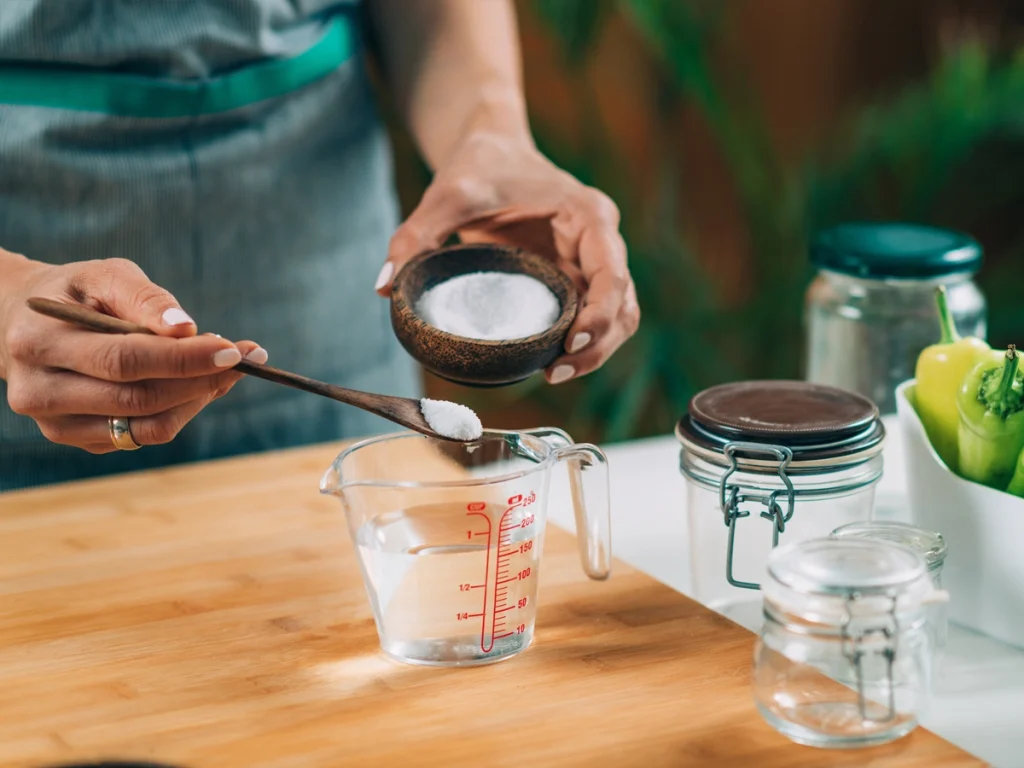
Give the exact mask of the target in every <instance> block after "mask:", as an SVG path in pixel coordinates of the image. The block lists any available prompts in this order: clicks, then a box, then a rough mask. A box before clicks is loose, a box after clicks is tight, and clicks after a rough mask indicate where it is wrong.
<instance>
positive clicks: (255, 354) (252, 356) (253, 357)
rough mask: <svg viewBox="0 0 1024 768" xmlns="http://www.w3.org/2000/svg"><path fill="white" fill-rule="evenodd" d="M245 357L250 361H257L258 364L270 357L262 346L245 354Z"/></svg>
mask: <svg viewBox="0 0 1024 768" xmlns="http://www.w3.org/2000/svg"><path fill="white" fill-rule="evenodd" d="M245 359H246V360H247V361H248V362H250V363H259V364H260V365H263V364H264V363H265V362H267V360H269V359H270V355H268V354H267V350H265V349H264V348H263V347H256V349H254V350H253V351H252V352H250V353H249V354H248V355H246V356H245Z"/></svg>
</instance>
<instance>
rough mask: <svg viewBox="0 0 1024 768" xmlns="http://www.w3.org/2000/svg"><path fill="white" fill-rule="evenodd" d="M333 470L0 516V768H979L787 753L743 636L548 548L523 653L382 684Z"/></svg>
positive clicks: (217, 479)
mask: <svg viewBox="0 0 1024 768" xmlns="http://www.w3.org/2000/svg"><path fill="white" fill-rule="evenodd" d="M336 452H337V447H336V446H319V447H314V448H308V449H302V450H297V451H290V452H283V453H275V454H267V455H263V456H259V457H247V458H242V459H234V460H229V461H223V462H214V463H208V464H202V465H196V466H192V467H186V468H179V469H172V470H164V471H159V472H151V473H141V474H136V475H127V476H120V477H115V478H111V479H106V480H97V481H90V482H86V483H78V484H71V485H66V486H55V487H52V488H48V489H41V490H34V491H27V492H18V493H12V494H6V495H3V496H0V766H3V767H4V768H29V767H30V766H31V767H32V768H38V767H40V766H49V765H59V764H62V763H67V762H70V761H73V760H83V759H87V758H89V759H96V758H121V759H130V758H134V759H150V760H158V761H160V762H163V763H168V764H171V765H176V766H181V768H220V767H221V766H225V767H229V768H248V767H249V766H259V767H263V766H266V767H268V768H271V767H272V768H300V767H301V768H320V767H321V766H325V767H328V768H333V767H334V766H362V765H372V766H390V765H404V766H409V765H412V766H419V765H424V766H431V765H437V766H463V765H466V766H470V765H472V766H513V765H515V766H575V765H579V766H584V765H587V766H605V765H610V766H616V765H629V766H634V765H635V766H727V765H737V766H761V767H762V768H773V767H774V766H780V767H781V766H785V768H794V767H798V766H832V765H839V766H842V765H857V766H863V765H872V766H917V765H920V766H968V765H981V764H982V763H981V762H980V761H978V760H976V759H974V758H972V757H970V756H969V755H967V754H965V753H963V752H961V751H959V750H958V749H956V748H955V747H953V746H951V745H950V744H948V743H946V742H944V741H942V740H941V739H939V738H937V737H936V736H934V735H932V734H930V733H928V732H926V731H924V730H922V729H919V730H918V731H916V732H915V733H914V734H912V735H911V736H910V737H908V738H906V739H903V740H901V741H899V742H896V743H894V744H890V745H888V746H885V747H879V748H874V749H869V750H859V751H847V752H839V751H827V752H825V751H821V750H816V749H811V748H807V747H800V746H797V745H794V744H791V743H790V742H788V741H787V740H786V739H784V738H783V737H782V736H780V735H778V734H777V733H775V732H774V731H773V730H771V729H770V728H769V727H768V726H767V725H766V724H765V723H764V722H762V720H761V718H760V717H759V716H758V714H757V713H756V711H755V709H754V704H753V701H752V698H751V691H750V682H749V676H750V665H751V652H752V647H753V642H754V637H753V635H751V634H750V633H748V632H746V631H745V630H743V629H741V628H740V627H738V626H736V625H734V624H732V623H731V622H729V621H728V620H726V619H724V618H722V617H720V616H718V615H717V614H715V613H713V612H711V611H709V610H707V609H705V608H703V607H701V606H700V605H698V604H696V603H694V602H693V601H691V600H689V599H687V598H686V597H684V596H682V595H680V594H678V593H676V592H674V591H673V590H671V589H669V588H667V587H665V586H662V585H660V584H658V583H656V582H655V581H653V580H652V579H650V578H649V577H647V576H644V575H642V574H640V573H638V572H637V571H635V570H632V569H630V568H628V567H626V566H623V565H621V564H616V570H615V572H614V573H613V575H612V578H611V580H609V581H607V582H604V583H597V582H591V581H588V580H587V579H586V577H584V576H583V574H582V572H581V570H580V565H579V560H578V556H577V552H576V547H575V544H574V542H573V541H572V538H571V537H570V536H569V535H568V534H565V533H563V532H560V531H557V530H549V532H548V537H547V542H546V546H545V550H546V551H545V552H544V559H543V568H542V570H541V593H540V608H539V612H538V619H537V636H536V641H535V644H534V646H533V647H532V648H531V649H529V650H528V651H526V652H525V653H524V654H522V655H520V656H518V657H516V658H514V659H511V660H509V661H506V662H504V663H501V664H497V665H492V666H487V667H477V668H472V669H453V670H438V669H424V668H417V667H410V666H406V665H402V664H398V663H395V662H392V661H389V660H387V659H385V658H384V657H382V655H381V654H380V653H379V650H378V644H377V636H376V632H375V629H374V625H373V621H372V618H371V615H370V609H369V604H368V602H367V599H366V595H365V592H364V590H363V586H362V581H361V579H360V576H359V572H358V567H357V565H356V562H355V556H354V553H353V550H352V546H351V543H350V541H349V537H348V533H347V531H346V529H345V526H344V522H343V519H342V513H341V508H340V505H339V504H338V502H337V500H335V499H331V498H327V497H321V496H319V495H318V493H317V483H318V479H319V476H320V474H321V472H322V471H323V470H324V469H325V468H326V466H327V465H328V463H329V462H330V460H331V459H332V458H333V457H334V455H335V453H336ZM619 501H620V503H628V502H625V500H621V499H620V500H619ZM680 545H682V542H681V543H680Z"/></svg>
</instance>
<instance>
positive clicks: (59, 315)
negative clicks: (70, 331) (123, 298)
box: [27, 297, 156, 336]
mask: <svg viewBox="0 0 1024 768" xmlns="http://www.w3.org/2000/svg"><path fill="white" fill-rule="evenodd" d="M27 304H28V307H29V309H31V310H33V311H34V312H38V313H39V314H40V315H46V316H47V317H52V318H54V319H56V320H64V321H65V322H68V323H75V324H76V325H80V326H82V327H83V328H88V329H89V330H91V331H99V332H100V333H146V334H149V335H150V336H155V335H156V334H155V333H153V332H152V331H151V330H149V328H147V327H145V326H144V325H136V324H135V323H129V322H128V321H127V320H122V319H120V318H118V317H111V316H110V315H104V314H103V313H102V312H97V311H96V310H95V309H93V308H92V307H87V306H85V305H84V304H68V303H66V302H63V301H54V300H53V299H42V298H38V297H33V298H31V299H29V300H28V302H27Z"/></svg>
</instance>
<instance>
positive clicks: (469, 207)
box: [376, 132, 640, 384]
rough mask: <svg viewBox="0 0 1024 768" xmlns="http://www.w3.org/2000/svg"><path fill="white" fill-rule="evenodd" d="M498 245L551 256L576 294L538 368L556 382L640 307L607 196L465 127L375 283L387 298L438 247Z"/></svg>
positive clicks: (609, 341) (628, 330) (600, 350)
mask: <svg viewBox="0 0 1024 768" xmlns="http://www.w3.org/2000/svg"><path fill="white" fill-rule="evenodd" d="M454 233H458V234H459V235H460V237H461V238H462V240H463V241H464V242H500V243H506V244H508V245H514V246H518V247H521V248H524V249H526V250H529V251H532V252H534V253H538V254H540V255H543V256H547V257H548V258H550V259H552V260H553V261H554V262H555V263H556V264H557V265H558V266H559V267H560V268H561V269H562V270H563V271H564V272H565V273H566V274H568V275H569V276H570V277H571V278H572V279H573V280H574V281H575V283H576V285H577V286H578V287H579V288H580V291H581V295H582V296H583V301H582V304H581V309H580V312H579V314H578V315H577V318H576V322H575V324H574V325H573V327H572V329H571V330H570V331H569V335H568V336H567V340H566V349H565V354H564V355H563V356H561V357H560V358H559V359H558V360H556V361H555V362H554V363H553V364H552V365H551V367H550V368H548V370H547V372H546V376H547V379H548V381H549V382H550V383H552V384H560V383H562V382H565V381H568V380H569V379H572V378H575V377H577V376H583V375H585V374H588V373H590V372H591V371H593V370H595V369H597V368H599V367H600V366H601V365H603V364H604V362H605V361H606V360H607V359H608V358H609V357H610V356H611V355H612V353H613V352H615V350H616V349H618V348H619V347H620V346H621V345H622V344H623V343H624V342H625V341H626V340H627V339H629V338H630V337H631V336H632V335H633V334H634V333H636V330H637V326H638V325H639V323H640V308H639V307H638V305H637V300H636V288H635V287H634V285H633V280H632V278H631V277H630V275H629V268H628V267H627V265H626V245H625V243H624V242H623V240H622V236H621V235H620V234H619V211H618V208H617V207H616V206H615V203H613V202H612V201H611V200H610V199H609V198H608V196H607V195H605V194H604V193H603V192H600V191H598V190H596V189H593V188H591V187H587V186H585V185H584V184H581V183H580V182H579V181H577V180H576V179H575V178H573V177H572V176H571V175H569V174H568V173H566V172H565V171H562V170H560V169H559V168H556V167H555V166H554V165H553V164H552V163H551V162H550V161H548V160H547V158H545V157H544V156H543V155H541V153H540V152H539V151H538V150H537V149H536V147H535V146H533V144H532V143H531V142H530V141H528V140H527V139H524V138H522V137H520V136H518V135H517V136H508V135H504V134H500V133H491V132H478V133H473V134H470V135H469V136H468V137H467V138H466V139H464V140H463V141H462V142H461V143H460V144H459V145H458V146H457V147H456V148H455V150H454V151H453V152H452V153H451V156H450V157H449V158H448V160H447V162H445V163H444V165H443V166H442V167H441V168H440V169H439V170H438V172H437V174H436V175H435V177H434V181H433V183H432V184H431V185H430V187H429V188H428V189H427V191H426V193H424V195H423V199H422V200H421V201H420V204H419V206H418V207H417V208H416V210H414V211H413V212H412V214H411V215H410V216H409V218H408V219H407V220H406V221H405V223H403V224H402V226H401V227H399V228H398V230H397V231H396V232H395V235H394V237H393V238H392V240H391V245H390V248H389V250H388V260H387V263H385V264H384V268H383V269H382V270H381V273H380V277H379V278H378V280H377V286H376V289H377V291H378V292H379V293H381V294H382V295H385V296H386V295H388V293H389V292H390V289H391V281H392V279H393V278H394V276H395V274H396V273H397V271H398V270H399V269H400V268H401V266H402V265H403V264H404V263H405V262H407V261H408V260H409V259H411V258H412V257H413V256H415V255H417V254H418V253H422V252H423V251H427V250H431V249H434V248H438V247H440V246H441V245H442V244H443V243H444V242H445V241H446V240H447V239H448V238H449V237H450V236H451V235H452V234H454Z"/></svg>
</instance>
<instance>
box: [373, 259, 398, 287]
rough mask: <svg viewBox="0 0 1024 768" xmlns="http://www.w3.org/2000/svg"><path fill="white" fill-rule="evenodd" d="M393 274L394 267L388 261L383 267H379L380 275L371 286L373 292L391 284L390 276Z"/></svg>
mask: <svg viewBox="0 0 1024 768" xmlns="http://www.w3.org/2000/svg"><path fill="white" fill-rule="evenodd" d="M394 272H395V265H394V264H392V263H391V262H390V261H388V262H385V264H384V266H383V267H381V270H380V274H379V275H377V284H376V285H375V286H373V290H375V291H379V290H380V289H381V288H383V287H384V286H385V285H387V284H388V283H390V282H391V275H393V274H394Z"/></svg>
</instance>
